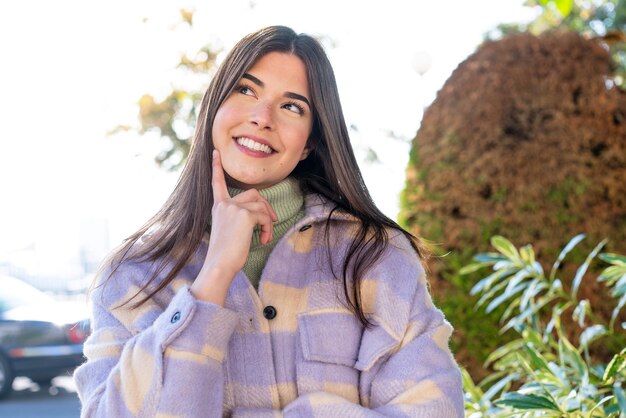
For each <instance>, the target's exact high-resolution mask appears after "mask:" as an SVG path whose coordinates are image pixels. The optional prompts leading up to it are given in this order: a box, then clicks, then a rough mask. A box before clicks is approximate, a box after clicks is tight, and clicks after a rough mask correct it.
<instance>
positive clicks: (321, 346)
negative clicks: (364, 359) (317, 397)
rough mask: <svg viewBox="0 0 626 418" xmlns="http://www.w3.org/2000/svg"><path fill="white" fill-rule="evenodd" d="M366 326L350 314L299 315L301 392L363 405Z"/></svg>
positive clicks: (298, 363)
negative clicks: (362, 348) (359, 363)
mask: <svg viewBox="0 0 626 418" xmlns="http://www.w3.org/2000/svg"><path fill="white" fill-rule="evenodd" d="M362 333H363V326H362V325H361V323H360V322H359V320H358V319H357V318H356V317H355V316H354V315H352V314H350V313H344V312H307V313H302V314H300V315H298V334H299V338H298V345H299V348H298V350H297V361H296V369H297V370H296V372H297V384H298V392H299V393H300V394H306V393H310V392H316V391H323V392H328V393H334V394H336V395H339V396H342V397H344V398H346V399H348V400H350V401H352V402H356V403H358V402H359V391H358V385H359V376H360V372H359V370H357V369H356V368H355V367H354V365H355V363H356V362H357V359H358V355H359V347H360V344H361V335H362Z"/></svg>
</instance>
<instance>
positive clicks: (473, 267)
mask: <svg viewBox="0 0 626 418" xmlns="http://www.w3.org/2000/svg"><path fill="white" fill-rule="evenodd" d="M489 265H491V264H490V263H473V264H468V265H467V266H465V267H463V268H461V269H460V270H459V274H460V275H461V276H464V275H466V274H470V273H473V272H475V271H478V270H480V269H482V268H484V267H486V266H489Z"/></svg>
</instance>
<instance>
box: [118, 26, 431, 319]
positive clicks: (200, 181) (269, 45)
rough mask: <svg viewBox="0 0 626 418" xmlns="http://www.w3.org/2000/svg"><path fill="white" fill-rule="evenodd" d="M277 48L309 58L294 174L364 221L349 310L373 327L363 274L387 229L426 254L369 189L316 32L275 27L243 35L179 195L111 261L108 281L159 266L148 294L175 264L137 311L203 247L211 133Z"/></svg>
mask: <svg viewBox="0 0 626 418" xmlns="http://www.w3.org/2000/svg"><path fill="white" fill-rule="evenodd" d="M274 51H276V52H284V53H289V54H294V55H296V56H297V57H298V58H300V59H301V60H302V62H303V63H304V64H305V66H306V68H307V73H308V80H309V91H310V94H311V105H312V113H313V116H314V122H313V128H312V130H311V135H310V137H309V140H308V141H309V142H308V146H309V148H310V149H311V152H310V153H309V156H308V157H307V158H306V159H305V160H303V161H301V162H300V163H299V164H298V165H297V166H296V168H295V169H294V171H293V173H292V174H291V175H292V176H294V177H295V178H297V179H298V181H299V183H300V187H301V189H302V190H303V192H304V193H318V194H320V195H322V196H324V197H325V198H326V199H327V200H329V201H331V202H333V204H334V205H335V209H334V210H333V211H335V210H341V211H345V212H348V213H350V214H352V215H353V216H355V217H357V218H358V219H360V220H361V224H360V227H359V229H358V232H357V234H356V237H355V239H354V240H353V241H352V242H351V245H350V247H349V249H348V252H347V254H346V257H345V260H344V262H343V268H342V271H341V276H342V278H343V288H344V292H345V295H346V298H347V301H348V304H349V307H350V309H351V310H352V311H353V312H354V313H355V315H357V316H358V318H359V319H360V320H361V322H362V323H363V324H368V323H369V322H368V321H367V319H366V317H365V315H364V312H363V309H362V303H361V294H360V283H361V277H362V276H363V274H364V272H365V271H366V270H367V269H368V268H370V267H371V266H372V265H373V263H374V262H375V261H376V260H377V259H378V257H380V255H381V254H382V253H383V251H384V250H385V248H386V246H387V245H388V242H389V236H388V229H389V228H391V229H394V230H397V231H400V232H401V233H403V234H404V235H405V236H406V237H407V238H408V239H409V240H410V242H411V245H412V246H413V248H414V249H415V251H416V253H417V255H418V256H420V257H421V256H422V250H421V245H420V243H419V241H418V239H417V238H416V237H414V236H413V235H411V234H410V233H408V232H406V231H404V230H403V229H402V228H401V227H400V226H399V225H398V224H397V223H395V222H394V221H392V220H391V219H389V218H388V217H386V216H385V215H384V214H383V213H382V212H380V211H379V210H378V208H377V207H376V205H375V204H374V203H373V201H372V198H371V197H370V195H369V192H368V191H367V188H366V187H365V183H364V182H363V178H362V176H361V171H360V170H359V167H358V165H357V162H356V159H355V157H354V153H353V151H352V146H351V144H350V138H349V135H348V130H347V128H346V123H345V120H344V117H343V111H342V109H341V103H340V101H339V94H338V91H337V84H336V81H335V76H334V73H333V69H332V66H331V64H330V61H329V60H328V57H327V56H326V53H325V52H324V49H323V48H322V46H321V45H320V43H319V42H318V41H317V40H316V39H314V38H312V37H311V36H309V35H305V34H296V33H295V32H294V31H293V30H292V29H290V28H287V27H284V26H271V27H267V28H264V29H261V30H259V31H258V32H255V33H252V34H250V35H248V36H246V37H244V38H243V39H242V40H241V41H239V43H237V45H235V47H234V48H233V49H232V50H231V51H230V53H229V54H228V56H227V57H226V59H225V60H224V62H223V63H222V64H221V66H220V68H219V69H218V71H217V73H216V75H215V77H214V78H213V80H212V81H211V84H210V85H209V87H208V89H207V91H206V93H205V94H204V97H203V98H202V103H201V106H200V110H199V115H200V116H199V117H198V123H197V126H196V130H195V134H194V138H193V143H192V145H191V150H190V152H189V157H188V160H187V162H186V164H185V166H184V168H183V171H182V173H181V175H180V178H179V180H178V183H177V184H176V187H175V188H174V191H173V192H172V194H171V195H170V197H169V198H168V200H167V201H166V202H165V204H164V205H163V207H162V208H161V209H160V210H159V211H158V212H157V213H156V214H155V215H154V216H153V217H152V218H151V219H150V220H149V221H148V222H146V223H145V224H144V225H143V226H142V227H141V228H140V229H139V230H138V231H137V232H135V233H134V234H132V235H131V236H130V237H128V238H127V239H126V240H125V241H124V242H123V243H122V245H121V246H120V247H119V248H118V249H116V250H115V251H114V252H113V253H112V255H111V257H109V260H110V261H111V270H110V271H111V273H110V274H109V278H110V277H111V275H112V274H113V273H114V272H115V270H116V269H117V268H118V267H119V266H120V265H121V263H122V262H123V261H124V260H137V261H150V262H158V263H159V264H157V265H156V269H155V270H153V271H154V273H153V274H152V277H150V279H149V280H148V282H147V283H146V284H145V285H144V286H143V288H142V289H141V291H144V290H146V288H147V287H148V286H149V285H150V284H151V283H152V282H153V281H154V280H155V279H156V278H157V276H158V275H159V274H160V273H162V272H163V270H164V269H165V267H166V265H167V264H168V262H172V263H173V264H172V265H171V268H168V271H167V273H166V275H165V278H164V279H163V280H162V281H161V282H160V283H158V285H157V286H156V287H155V288H153V289H151V290H150V291H149V292H148V293H147V295H146V296H144V297H142V298H141V299H139V300H138V301H136V302H135V303H134V305H133V306H134V307H137V306H140V305H141V304H143V303H145V302H146V301H147V300H148V299H150V298H151V297H152V296H153V295H155V294H156V293H157V292H159V291H161V290H162V289H163V288H164V287H166V286H167V285H168V284H169V283H170V282H171V281H172V280H173V279H174V278H175V277H176V275H177V274H178V273H179V272H180V270H181V269H182V268H183V267H184V266H185V265H186V264H187V262H188V261H189V260H190V258H191V257H192V255H193V254H194V252H195V251H196V250H197V248H198V246H199V245H200V242H201V240H202V236H203V234H204V232H205V231H206V230H207V225H209V224H210V220H211V208H212V207H213V194H212V188H211V162H212V151H213V138H212V136H211V133H212V126H213V120H214V119H215V114H216V112H217V110H218V108H219V107H220V106H221V104H222V103H223V102H224V100H225V99H226V98H227V97H228V96H229V95H230V94H231V93H232V91H233V89H234V88H235V87H236V85H237V83H238V82H239V80H240V79H241V77H242V76H243V74H244V73H245V72H246V71H247V70H248V69H249V68H250V67H252V66H253V65H254V63H255V62H256V61H257V60H258V59H259V58H261V57H262V56H264V55H265V54H267V53H269V52H274ZM331 215H332V213H331ZM329 221H330V215H329V218H328V220H327V222H326V237H327V239H329V236H330V234H329V230H328V228H329V226H330V222H329ZM151 229H154V230H155V232H154V233H153V234H151V235H150V237H149V238H148V239H146V240H145V243H143V244H142V245H140V246H135V245H134V244H135V243H136V242H137V241H138V240H139V239H140V238H141V237H142V236H144V234H146V232H147V231H148V230H151ZM329 257H331V254H330V253H329ZM332 265H333V264H332V262H331V266H332ZM333 274H335V273H334V272H333ZM335 277H336V274H335ZM350 278H352V280H350ZM138 294H139V293H138ZM138 294H137V295H138ZM137 295H135V297H136V296H137ZM132 299H133V298H131V300H132ZM129 302H130V301H129Z"/></svg>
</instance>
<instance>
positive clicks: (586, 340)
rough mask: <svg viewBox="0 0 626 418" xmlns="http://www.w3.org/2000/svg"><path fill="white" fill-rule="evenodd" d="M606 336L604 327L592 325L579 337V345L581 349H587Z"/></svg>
mask: <svg viewBox="0 0 626 418" xmlns="http://www.w3.org/2000/svg"><path fill="white" fill-rule="evenodd" d="M606 334H607V330H606V327H605V326H604V325H593V326H591V327H589V328H587V329H586V330H584V331H583V333H582V334H581V335H580V345H581V346H582V347H589V344H591V343H592V342H594V341H595V340H597V339H598V338H600V337H602V336H604V335H606Z"/></svg>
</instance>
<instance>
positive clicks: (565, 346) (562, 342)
mask: <svg viewBox="0 0 626 418" xmlns="http://www.w3.org/2000/svg"><path fill="white" fill-rule="evenodd" d="M559 354H560V355H561V362H562V363H563V364H569V365H570V366H571V367H572V368H573V369H574V370H575V371H576V372H577V373H578V376H579V377H581V378H583V377H585V376H587V374H588V370H587V365H586V364H585V362H584V361H583V359H582V357H581V356H580V353H579V352H578V350H577V349H576V347H574V346H573V345H572V343H571V342H570V341H569V340H568V339H567V337H565V335H562V334H561V335H559Z"/></svg>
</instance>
